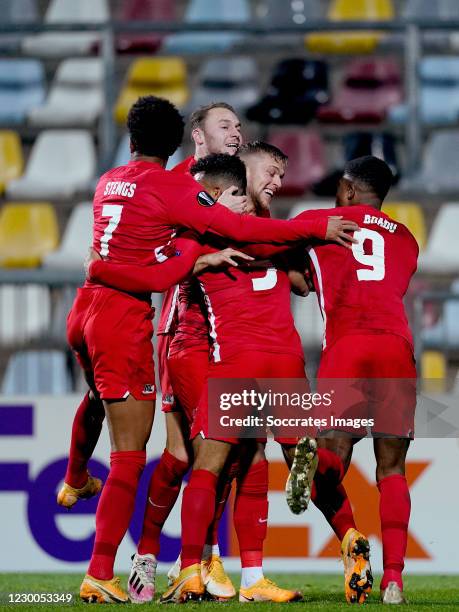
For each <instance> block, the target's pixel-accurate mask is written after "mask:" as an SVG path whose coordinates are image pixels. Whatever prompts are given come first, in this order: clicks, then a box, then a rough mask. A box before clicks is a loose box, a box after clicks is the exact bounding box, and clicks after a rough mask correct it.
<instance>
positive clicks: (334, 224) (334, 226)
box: [325, 217, 359, 249]
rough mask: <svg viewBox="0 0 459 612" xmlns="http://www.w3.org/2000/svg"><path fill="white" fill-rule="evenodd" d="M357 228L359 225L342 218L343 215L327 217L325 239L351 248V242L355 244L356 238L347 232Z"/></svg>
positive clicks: (354, 230) (355, 230)
mask: <svg viewBox="0 0 459 612" xmlns="http://www.w3.org/2000/svg"><path fill="white" fill-rule="evenodd" d="M358 230H359V226H358V225H357V223H355V222H354V221H348V220H347V219H344V220H343V217H328V225H327V233H326V234H325V240H333V241H334V242H337V243H338V244H341V245H342V246H345V247H347V248H348V249H352V244H357V242H358V240H356V239H355V238H353V237H352V236H351V235H350V234H348V233H347V232H357V231H358Z"/></svg>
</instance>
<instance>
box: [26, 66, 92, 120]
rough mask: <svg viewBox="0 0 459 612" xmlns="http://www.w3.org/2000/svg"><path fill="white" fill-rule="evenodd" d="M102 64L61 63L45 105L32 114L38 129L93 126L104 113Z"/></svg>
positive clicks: (32, 111)
mask: <svg viewBox="0 0 459 612" xmlns="http://www.w3.org/2000/svg"><path fill="white" fill-rule="evenodd" d="M103 76H104V75H103V64H102V61H101V60H100V59H98V58H81V59H69V60H65V61H63V62H61V64H60V66H59V68H58V69H57V71H56V76H55V79H54V82H53V85H52V87H51V90H50V92H49V94H48V98H47V99H46V101H45V103H44V105H43V106H39V107H38V108H33V109H32V110H31V111H30V112H29V116H28V118H29V122H30V123H31V124H32V125H35V126H39V127H90V126H92V125H94V123H95V122H96V120H97V119H98V117H99V115H100V114H101V112H102V107H103V102H104V92H103V87H102V82H103Z"/></svg>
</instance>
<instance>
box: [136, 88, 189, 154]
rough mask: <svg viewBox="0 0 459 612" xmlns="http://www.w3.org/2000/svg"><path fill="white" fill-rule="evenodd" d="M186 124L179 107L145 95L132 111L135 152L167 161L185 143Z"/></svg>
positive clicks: (167, 101) (162, 99)
mask: <svg viewBox="0 0 459 612" xmlns="http://www.w3.org/2000/svg"><path fill="white" fill-rule="evenodd" d="M184 125H185V124H184V121H183V117H182V115H181V114H180V113H179V111H178V110H177V109H176V107H175V106H174V105H173V104H172V103H171V102H169V100H165V99H164V98H157V97H156V96H142V97H141V98H139V99H138V100H137V102H135V103H134V104H133V105H132V106H131V109H130V110H129V114H128V118H127V127H128V130H129V136H130V138H131V143H132V146H133V148H134V151H136V152H137V153H140V154H141V155H149V156H152V157H159V158H160V159H167V158H168V157H170V156H171V155H173V154H174V153H175V151H176V150H177V149H178V147H179V146H180V144H181V142H182V138H183V130H184Z"/></svg>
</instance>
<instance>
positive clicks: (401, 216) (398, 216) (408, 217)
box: [383, 202, 427, 249]
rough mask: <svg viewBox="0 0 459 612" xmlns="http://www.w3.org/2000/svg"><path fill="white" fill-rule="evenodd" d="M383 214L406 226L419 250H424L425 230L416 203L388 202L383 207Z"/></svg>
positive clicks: (422, 218) (421, 212)
mask: <svg viewBox="0 0 459 612" xmlns="http://www.w3.org/2000/svg"><path fill="white" fill-rule="evenodd" d="M383 212H385V213H386V215H389V217H392V219H394V220H395V221H399V222H400V223H403V225H406V227H407V228H408V229H409V230H410V232H411V233H412V234H413V236H414V237H415V238H416V240H417V242H418V244H419V249H424V248H425V246H426V242H427V230H426V222H425V218H424V213H423V211H422V208H421V206H419V204H417V203H416V202H388V203H387V204H384V206H383Z"/></svg>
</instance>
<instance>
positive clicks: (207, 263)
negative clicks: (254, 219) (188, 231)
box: [193, 247, 254, 275]
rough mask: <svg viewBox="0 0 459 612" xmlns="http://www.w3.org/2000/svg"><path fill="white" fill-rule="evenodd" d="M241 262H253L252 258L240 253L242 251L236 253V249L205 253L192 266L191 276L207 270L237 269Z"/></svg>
mask: <svg viewBox="0 0 459 612" xmlns="http://www.w3.org/2000/svg"><path fill="white" fill-rule="evenodd" d="M238 260H240V261H238ZM241 261H242V262H244V263H245V262H251V261H254V258H253V257H250V255H246V254H245V253H242V251H237V250H236V249H232V248H231V247H228V248H226V249H223V250H222V251H217V252H216V253H206V254H205V255H201V256H200V257H198V259H197V260H196V263H195V264H194V268H193V274H194V275H198V274H201V272H204V270H207V269H208V268H227V267H228V266H232V267H238V266H239V265H240V263H241Z"/></svg>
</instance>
